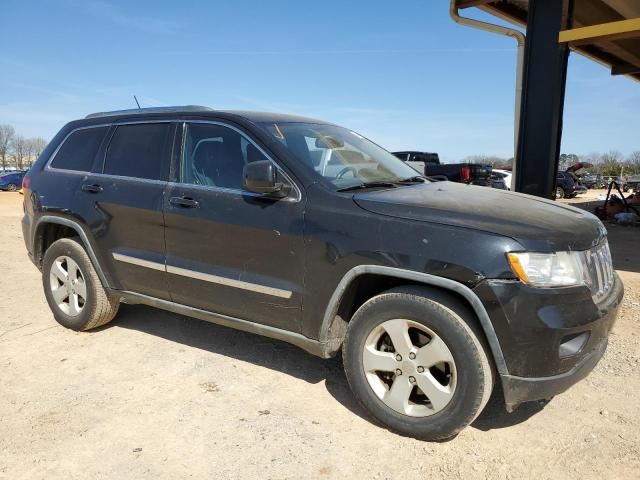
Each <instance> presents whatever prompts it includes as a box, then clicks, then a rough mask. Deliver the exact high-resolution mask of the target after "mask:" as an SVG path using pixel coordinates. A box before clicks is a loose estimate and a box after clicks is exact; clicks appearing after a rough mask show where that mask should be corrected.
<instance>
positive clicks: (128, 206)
mask: <svg viewBox="0 0 640 480" xmlns="http://www.w3.org/2000/svg"><path fill="white" fill-rule="evenodd" d="M24 188H25V190H24V193H25V199H24V211H25V215H24V220H23V232H24V239H25V242H26V245H27V249H28V251H29V256H30V257H31V259H32V260H33V262H34V263H35V265H36V266H37V267H38V268H39V269H41V270H42V279H43V285H44V293H45V296H46V298H47V301H48V303H49V305H50V307H51V310H52V311H53V315H54V317H55V318H56V320H57V321H58V322H59V323H61V324H62V325H64V326H65V327H69V328H72V329H74V330H88V329H92V328H96V327H99V326H101V325H104V324H106V323H107V322H109V321H110V320H111V319H113V317H114V316H115V315H116V312H117V310H118V305H119V304H120V303H130V304H134V303H141V304H146V305H151V306H153V307H158V308H162V309H166V310H169V311H172V312H176V313H179V314H183V315H188V316H191V317H196V318H199V319H202V320H207V321H210V322H213V323H217V324H221V325H225V326H229V327H234V328H238V329H241V330H245V331H249V332H254V333H258V334H262V335H266V336H269V337H273V338H276V339H280V340H284V341H286V342H290V343H292V344H295V345H297V346H299V347H302V348H303V349H305V350H307V351H308V352H310V353H312V354H314V355H317V356H319V357H323V358H328V357H332V356H334V355H336V354H337V353H338V352H339V351H342V356H343V360H344V368H345V372H346V377H347V380H348V382H349V385H350V386H351V388H352V390H353V393H354V395H355V397H356V398H357V399H358V400H359V401H360V403H361V404H362V406H363V407H364V409H365V410H366V411H368V412H369V413H370V414H371V415H372V416H373V417H374V418H375V419H377V420H378V421H379V422H381V423H382V424H384V425H386V426H387V427H389V428H390V429H392V430H394V431H397V432H400V433H402V434H406V435H411V436H415V437H419V438H423V439H431V440H437V439H446V438H450V437H452V436H454V435H455V434H456V433H458V432H459V431H460V430H461V429H462V428H463V427H465V426H466V425H468V424H469V423H471V422H472V421H473V420H474V419H475V418H476V417H477V416H478V415H479V414H480V412H481V411H482V409H483V408H484V406H485V405H486V403H487V400H488V399H489V396H490V394H491V392H492V390H493V388H494V386H495V384H496V383H498V382H499V383H500V384H501V386H502V391H503V392H504V399H505V403H506V406H507V408H508V409H509V410H512V409H513V408H514V407H515V406H517V405H519V404H520V403H522V402H525V401H528V400H536V399H548V398H551V397H553V396H554V395H556V394H558V393H560V392H562V391H564V390H566V389H567V388H568V387H569V386H571V385H572V384H574V383H575V382H577V381H578V380H580V379H582V378H583V377H585V376H586V375H587V374H588V373H589V372H590V371H591V370H592V369H593V367H594V366H595V365H596V363H597V362H598V361H599V360H600V358H601V357H602V355H603V353H604V351H605V348H606V345H607V338H608V334H609V331H610V330H611V327H612V325H613V323H614V319H615V316H616V313H617V310H618V306H619V304H620V301H621V298H622V294H623V286H622V283H621V281H620V279H619V278H618V276H617V275H616V273H615V272H614V270H613V268H612V265H611V258H610V255H609V247H608V244H607V238H606V231H605V229H604V227H603V225H602V223H600V221H599V220H598V219H597V218H596V217H594V216H593V215H591V214H589V213H586V212H584V211H581V210H577V209H575V208H572V207H569V206H560V205H556V204H554V203H553V202H551V201H547V200H543V199H540V198H536V197H530V196H526V195H522V194H517V193H510V192H506V191H498V190H494V189H488V188H479V187H469V186H466V185H460V184H456V183H452V182H435V183H432V182H430V181H428V180H427V179H425V178H424V177H422V176H419V175H417V174H416V171H415V170H413V169H411V168H410V167H408V166H407V165H405V164H404V163H403V162H402V161H400V160H398V159H397V158H396V157H394V156H393V155H391V154H390V153H388V152H387V151H386V150H384V149H382V148H380V147H379V146H377V145H376V144H374V143H372V142H371V141H369V140H367V139H366V138H364V137H363V136H361V135H359V134H358V133H355V132H353V131H351V130H348V129H345V128H341V127H338V126H336V125H332V124H330V123H325V122H322V121H318V120H311V119H306V118H301V117H295V116H289V115H280V114H267V113H253V112H222V111H213V110H210V109H207V108H204V107H180V108H178V107H176V108H165V109H147V110H144V109H143V110H139V111H124V112H113V113H103V114H94V115H90V116H88V117H87V118H85V119H82V120H78V121H74V122H71V123H69V124H68V125H66V126H65V127H63V128H62V130H61V131H60V133H58V135H57V136H56V137H55V138H54V139H53V141H52V142H51V143H50V144H49V146H48V147H47V148H46V150H45V151H44V152H43V154H42V155H41V157H40V158H39V159H38V161H37V163H36V164H35V166H34V167H33V168H32V169H31V170H30V171H29V173H28V175H27V177H26V179H25V182H24ZM470 189H473V190H470ZM472 192H473V193H472ZM469 198H470V199H472V200H471V201H470V202H469V201H459V199H469ZM505 204H508V205H509V208H507V209H505V208H502V206H503V205H505Z"/></svg>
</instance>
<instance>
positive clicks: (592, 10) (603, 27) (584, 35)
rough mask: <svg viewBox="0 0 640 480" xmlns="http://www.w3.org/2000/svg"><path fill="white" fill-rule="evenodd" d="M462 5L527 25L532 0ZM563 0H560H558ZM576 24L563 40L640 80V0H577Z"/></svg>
mask: <svg viewBox="0 0 640 480" xmlns="http://www.w3.org/2000/svg"><path fill="white" fill-rule="evenodd" d="M456 1H457V4H458V8H465V7H470V6H477V7H479V8H481V9H482V10H484V11H486V12H488V13H491V14H493V15H496V16H498V17H500V18H502V19H505V20H507V21H510V22H512V23H515V24H517V25H519V26H521V27H526V25H527V15H528V11H529V1H528V0H456ZM554 1H560V0H554ZM573 3H574V7H573V14H572V18H571V19H570V21H569V22H568V23H569V25H572V28H571V29H569V30H565V31H563V32H560V38H559V39H558V40H559V41H560V42H568V43H569V47H570V48H571V50H573V51H575V52H577V53H579V54H581V55H584V56H586V57H589V58H591V59H592V60H595V61H596V62H598V63H600V64H602V65H604V66H606V67H607V68H609V69H610V70H611V74H612V75H626V76H628V77H629V78H632V79H633V80H636V81H640V1H638V0H632V1H630V0H577V1H574V2H573Z"/></svg>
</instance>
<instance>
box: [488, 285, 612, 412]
mask: <svg viewBox="0 0 640 480" xmlns="http://www.w3.org/2000/svg"><path fill="white" fill-rule="evenodd" d="M475 292H476V293H477V294H478V296H479V297H480V299H481V301H482V302H483V303H484V305H485V307H486V308H487V312H488V313H489V317H490V318H491V320H492V323H493V325H494V328H495V331H496V334H497V336H498V341H499V343H500V347H501V350H502V353H503V356H504V359H505V363H506V371H500V372H499V373H500V378H501V381H502V385H503V390H504V396H505V401H506V404H507V408H508V409H509V410H512V409H513V408H515V407H516V406H517V405H518V404H520V403H523V402H526V401H531V400H541V399H548V398H551V397H553V396H555V395H557V394H559V393H562V392H564V391H565V390H567V389H568V388H569V387H570V386H572V385H573V384H575V383H577V382H579V381H580V380H582V379H583V378H584V377H586V376H587V375H588V374H589V372H590V371H591V370H593V368H594V367H595V366H596V364H597V363H598V361H599V360H600V358H602V356H603V355H604V352H605V350H606V346H607V340H608V337H609V333H610V331H611V328H612V327H613V325H614V323H615V319H616V316H617V313H618V309H619V307H620V303H621V301H622V297H623V295H624V287H623V285H622V281H621V280H620V278H619V277H618V276H617V275H616V276H615V281H614V283H613V285H612V287H611V288H610V291H609V292H608V294H607V295H606V297H605V298H603V299H602V300H601V301H599V302H598V303H597V304H596V303H595V302H594V301H593V299H592V297H591V293H590V292H589V290H588V289H587V288H586V287H575V288H566V289H535V288H531V287H527V286H526V285H524V284H522V283H520V282H515V281H499V280H485V281H484V282H482V283H481V284H480V285H479V286H478V287H476V289H475ZM576 337H581V338H585V340H584V341H583V342H582V343H581V344H580V345H579V346H578V347H576V348H574V349H573V351H571V350H570V351H568V353H567V349H566V345H567V344H568V343H567V342H568V340H571V339H573V338H576Z"/></svg>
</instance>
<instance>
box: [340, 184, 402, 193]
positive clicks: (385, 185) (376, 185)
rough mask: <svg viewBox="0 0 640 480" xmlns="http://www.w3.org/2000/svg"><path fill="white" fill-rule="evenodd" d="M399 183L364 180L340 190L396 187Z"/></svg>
mask: <svg viewBox="0 0 640 480" xmlns="http://www.w3.org/2000/svg"><path fill="white" fill-rule="evenodd" d="M397 186H398V185H397V184H396V183H395V182H364V183H359V184H357V185H352V186H350V187H345V188H341V189H339V190H338V192H351V191H353V190H364V189H366V188H380V187H382V188H385V187H386V188H395V187H397Z"/></svg>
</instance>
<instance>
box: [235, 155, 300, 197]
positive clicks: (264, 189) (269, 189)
mask: <svg viewBox="0 0 640 480" xmlns="http://www.w3.org/2000/svg"><path fill="white" fill-rule="evenodd" d="M242 185H243V187H244V189H245V190H248V191H250V192H254V193H260V194H262V195H265V196H269V197H275V198H282V197H286V196H287V194H288V193H289V189H288V188H287V187H286V186H285V184H283V183H281V182H278V172H277V170H276V167H275V165H274V164H273V163H271V162H270V161H269V160H259V161H257V162H251V163H248V164H246V165H245V166H244V170H243V171H242Z"/></svg>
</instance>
